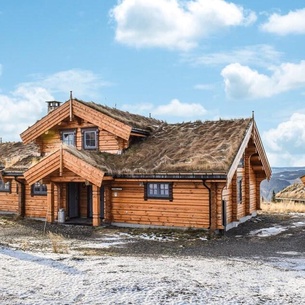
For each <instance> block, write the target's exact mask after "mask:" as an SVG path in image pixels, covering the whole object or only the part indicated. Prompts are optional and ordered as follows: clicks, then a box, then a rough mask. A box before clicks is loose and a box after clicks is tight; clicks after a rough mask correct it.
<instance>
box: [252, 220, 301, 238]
mask: <svg viewBox="0 0 305 305" xmlns="http://www.w3.org/2000/svg"><path fill="white" fill-rule="evenodd" d="M290 227H291V228H300V227H305V222H303V221H298V222H294V223H292V225H291V226H290ZM288 229H289V227H283V226H274V227H270V228H263V229H259V230H254V231H251V232H250V233H249V235H251V236H258V237H269V236H272V235H277V234H280V233H282V232H284V231H287V230H288Z"/></svg>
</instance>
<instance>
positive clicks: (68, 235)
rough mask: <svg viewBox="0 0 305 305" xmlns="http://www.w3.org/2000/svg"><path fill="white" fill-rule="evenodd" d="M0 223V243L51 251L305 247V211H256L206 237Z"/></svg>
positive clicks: (202, 252) (155, 252)
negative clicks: (272, 230)
mask: <svg viewBox="0 0 305 305" xmlns="http://www.w3.org/2000/svg"><path fill="white" fill-rule="evenodd" d="M0 228H1V232H0V238H1V239H0V245H3V246H8V247H11V248H14V249H21V250H30V251H33V250H34V251H35V250H39V251H50V249H52V247H53V249H52V250H53V252H54V243H56V242H57V245H58V248H59V247H60V245H61V246H63V245H65V248H66V250H65V251H68V249H70V250H71V249H74V250H78V251H83V252H85V253H87V254H88V253H89V254H90V252H91V253H92V254H94V255H105V254H112V255H116V254H117V255H132V256H135V255H136V256H137V255H139V256H164V255H167V256H202V257H244V258H250V257H262V258H268V257H285V256H287V255H291V253H294V256H296V257H297V256H303V254H304V251H305V215H304V214H289V215H288V214H285V215H284V214H283V215H269V214H260V215H259V216H257V217H256V218H253V219H251V220H250V221H248V222H246V223H243V224H241V225H239V226H238V227H236V228H233V229H231V230H229V231H228V232H226V233H225V234H224V235H222V236H217V235H215V236H209V235H208V234H207V232H206V231H202V230H185V231H181V230H164V229H160V230H156V229H154V230H153V229H129V228H114V227H99V228H93V227H91V226H81V225H57V224H46V225H45V223H44V222H42V221H35V220H30V219H24V220H18V219H17V220H15V219H14V218H12V217H9V216H2V217H0ZM268 228H277V229H278V231H277V232H276V233H277V234H276V235H275V234H267V236H265V237H262V236H260V235H261V234H260V235H259V234H254V233H255V232H259V230H263V229H268ZM280 228H281V229H280ZM88 244H90V246H88ZM94 245H96V247H95V246H94ZM102 245H104V246H102ZM55 250H56V249H55ZM57 250H58V251H63V250H60V249H57Z"/></svg>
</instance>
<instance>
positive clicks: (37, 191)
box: [32, 182, 47, 196]
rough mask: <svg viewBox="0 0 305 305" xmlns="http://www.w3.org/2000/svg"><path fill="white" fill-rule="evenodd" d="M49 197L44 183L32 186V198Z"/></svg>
mask: <svg viewBox="0 0 305 305" xmlns="http://www.w3.org/2000/svg"><path fill="white" fill-rule="evenodd" d="M34 195H47V186H46V185H45V184H43V183H40V182H36V183H34V184H33V185H32V196H34Z"/></svg>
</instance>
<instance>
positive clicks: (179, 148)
mask: <svg viewBox="0 0 305 305" xmlns="http://www.w3.org/2000/svg"><path fill="white" fill-rule="evenodd" d="M251 121H252V120H251V119H236V120H218V121H205V122H201V121H196V122H193V123H191V122H188V123H180V124H167V123H162V124H161V125H159V126H158V127H156V129H155V130H153V131H152V133H151V134H150V136H148V137H147V138H145V139H141V140H139V141H138V142H137V143H134V144H132V145H131V146H130V148H128V149H126V150H125V151H124V152H123V153H122V154H121V155H113V154H109V153H99V152H90V151H78V150H77V149H76V148H73V147H66V148H65V149H67V150H68V151H70V152H71V153H72V154H74V155H76V156H77V157H78V158H80V159H82V160H85V161H86V162H88V163H89V164H91V165H93V166H95V167H97V168H99V169H101V170H103V171H104V172H105V173H107V174H109V175H131V176H132V175H138V174H143V175H150V174H156V173H182V174H189V173H193V174H196V173H227V172H228V171H229V169H230V167H231V164H232V162H233V160H234V159H235V157H236V154H237V152H238V150H239V148H240V145H241V143H242V141H243V139H244V137H245V135H246V133H247V131H248V129H249V127H250V123H251ZM5 145H6V146H5ZM4 147H5V148H4ZM5 154H7V157H8V158H9V159H10V160H16V161H17V162H16V163H15V164H11V165H10V167H9V168H10V169H14V168H18V169H24V170H25V169H26V168H28V167H30V166H31V165H32V164H34V163H36V162H37V147H36V146H35V145H33V144H31V145H23V144H22V143H14V144H6V143H3V144H1V146H0V163H1V161H2V160H1V158H3V155H5ZM13 156H15V157H16V159H12V157H13ZM4 159H5V158H4ZM6 160H7V158H6ZM6 170H7V168H6Z"/></svg>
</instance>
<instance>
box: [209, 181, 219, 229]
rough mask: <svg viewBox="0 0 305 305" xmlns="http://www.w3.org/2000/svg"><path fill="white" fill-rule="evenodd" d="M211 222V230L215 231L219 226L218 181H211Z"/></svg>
mask: <svg viewBox="0 0 305 305" xmlns="http://www.w3.org/2000/svg"><path fill="white" fill-rule="evenodd" d="M210 190H211V211H210V213H211V214H210V215H211V220H210V221H211V223H210V230H211V231H215V230H216V228H217V185H216V183H211V186H210Z"/></svg>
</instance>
